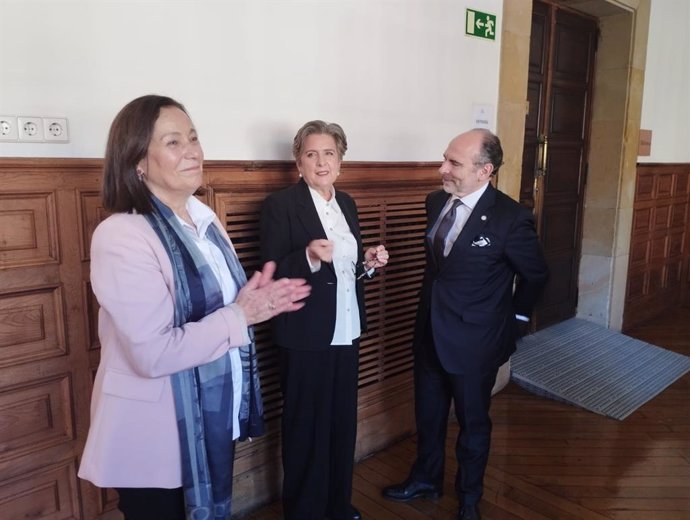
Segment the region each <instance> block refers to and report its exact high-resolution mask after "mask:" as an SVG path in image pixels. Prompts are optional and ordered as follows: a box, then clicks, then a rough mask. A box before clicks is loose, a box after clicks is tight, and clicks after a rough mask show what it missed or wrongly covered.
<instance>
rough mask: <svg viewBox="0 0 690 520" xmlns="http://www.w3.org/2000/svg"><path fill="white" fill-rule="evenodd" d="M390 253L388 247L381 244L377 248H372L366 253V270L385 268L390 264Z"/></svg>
mask: <svg viewBox="0 0 690 520" xmlns="http://www.w3.org/2000/svg"><path fill="white" fill-rule="evenodd" d="M388 258H389V255H388V251H386V246H384V245H383V244H379V245H378V246H376V247H370V248H369V249H367V250H366V251H365V252H364V269H366V270H369V269H372V268H379V267H383V266H385V265H386V264H387V263H388Z"/></svg>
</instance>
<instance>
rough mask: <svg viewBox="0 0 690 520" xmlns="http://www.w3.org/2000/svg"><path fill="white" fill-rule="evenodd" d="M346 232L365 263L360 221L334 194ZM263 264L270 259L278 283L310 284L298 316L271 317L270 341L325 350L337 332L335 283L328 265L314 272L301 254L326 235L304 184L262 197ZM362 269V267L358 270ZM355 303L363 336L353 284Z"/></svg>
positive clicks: (360, 287) (360, 288)
mask: <svg viewBox="0 0 690 520" xmlns="http://www.w3.org/2000/svg"><path fill="white" fill-rule="evenodd" d="M335 199H336V201H337V202H338V205H339V206H340V209H341V210H342V212H343V214H344V216H345V220H346V221H347V224H348V225H349V226H350V231H351V232H352V234H353V235H354V237H355V240H356V241H357V253H358V260H357V265H358V266H361V265H362V262H363V261H364V251H363V247H362V239H361V236H360V231H359V218H358V216H357V206H356V204H355V201H354V200H353V199H352V197H350V196H349V195H348V194H347V193H344V192H342V191H337V190H336V192H335ZM259 229H260V237H261V259H262V262H267V261H269V260H273V261H275V262H276V263H277V264H278V268H277V270H276V278H281V277H285V276H287V277H290V278H304V279H306V280H307V282H308V283H309V285H311V294H310V295H309V296H308V297H307V299H306V300H305V303H306V305H305V306H304V307H303V308H302V309H300V310H299V311H296V312H290V313H285V314H280V315H278V316H276V317H275V318H273V320H272V325H273V339H274V341H275V343H276V344H277V345H280V346H281V347H287V348H295V349H301V350H318V349H323V348H328V347H329V346H330V344H331V340H332V339H333V331H334V330H335V312H336V289H337V283H338V281H337V279H336V276H335V271H334V269H333V264H332V263H326V262H323V263H322V264H321V269H320V270H319V271H318V272H316V273H312V272H311V270H310V269H309V263H308V262H307V256H306V252H305V249H306V247H307V245H308V244H309V242H311V241H312V240H315V239H326V238H327V237H326V232H325V231H324V229H323V226H322V225H321V220H320V219H319V215H318V213H317V212H316V207H315V206H314V201H313V200H312V198H311V194H310V193H309V187H308V186H307V184H306V183H305V182H304V180H303V179H300V181H299V182H298V183H297V184H295V185H293V186H290V187H289V188H286V189H284V190H281V191H278V192H276V193H273V194H271V195H269V196H268V197H266V200H264V203H263V206H262V208H261V217H260V222H259ZM359 269H361V268H359ZM356 289H357V303H358V305H359V317H360V323H361V328H362V332H364V331H365V330H366V314H365V309H364V284H363V280H362V279H359V280H358V281H357V283H356Z"/></svg>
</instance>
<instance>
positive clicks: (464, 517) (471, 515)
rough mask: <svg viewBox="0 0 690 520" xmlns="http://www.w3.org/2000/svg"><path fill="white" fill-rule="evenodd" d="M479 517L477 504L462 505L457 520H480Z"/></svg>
mask: <svg viewBox="0 0 690 520" xmlns="http://www.w3.org/2000/svg"><path fill="white" fill-rule="evenodd" d="M481 518H482V517H481V515H480V514H479V509H478V508H477V506H463V507H462V509H460V516H458V520H481Z"/></svg>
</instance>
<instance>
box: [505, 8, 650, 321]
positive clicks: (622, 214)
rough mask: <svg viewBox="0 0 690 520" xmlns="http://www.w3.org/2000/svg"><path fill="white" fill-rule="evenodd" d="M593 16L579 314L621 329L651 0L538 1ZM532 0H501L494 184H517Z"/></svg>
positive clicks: (514, 187)
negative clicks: (500, 152) (498, 163)
mask: <svg viewBox="0 0 690 520" xmlns="http://www.w3.org/2000/svg"><path fill="white" fill-rule="evenodd" d="M543 1H547V2H551V3H554V4H559V5H565V6H567V7H568V8H569V9H571V10H575V11H579V12H582V13H583V14H587V15H590V16H594V17H595V18H597V20H598V22H599V28H600V39H599V47H598V53H597V58H596V65H595V72H594V74H595V81H594V99H593V105H592V127H591V133H590V139H591V146H590V149H589V152H588V162H589V172H588V176H587V186H586V188H585V200H584V215H583V227H582V253H581V258H580V271H579V277H578V288H579V300H578V308H577V316H578V317H580V318H584V319H587V320H589V321H593V322H595V323H599V324H601V325H604V326H606V327H608V328H612V329H615V330H620V329H621V327H622V324H623V306H624V302H625V288H626V279H627V272H628V254H629V248H630V237H631V229H632V208H633V202H634V200H633V197H634V191H635V190H634V187H635V177H636V164H637V151H638V139H639V129H640V120H641V112H642V90H643V84H644V67H645V58H646V49H647V35H648V29H649V11H650V0H591V1H588V2H585V3H581V2H576V1H572V0H570V1H567V0H564V1H558V0H543ZM531 20H532V2H531V0H524V1H520V2H516V1H515V0H504V3H503V21H502V35H501V64H500V69H501V70H500V80H499V96H498V97H499V99H498V110H497V133H498V135H499V136H500V137H501V141H502V143H503V148H504V158H505V159H504V160H505V165H504V166H503V167H502V168H501V174H502V175H499V178H498V187H499V189H501V190H502V191H504V192H505V193H507V194H508V195H510V196H511V197H513V198H515V199H517V198H518V197H519V190H520V176H521V166H522V146H523V140H524V134H523V129H524V120H525V114H526V113H527V110H526V109H527V107H526V101H525V100H526V99H527V73H528V63H529V61H528V60H529V48H530V40H529V38H530V27H531Z"/></svg>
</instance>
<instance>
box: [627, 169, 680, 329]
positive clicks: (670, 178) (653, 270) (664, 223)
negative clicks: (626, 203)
mask: <svg viewBox="0 0 690 520" xmlns="http://www.w3.org/2000/svg"><path fill="white" fill-rule="evenodd" d="M689 206H690V164H688V163H683V164H652V163H649V164H638V165H637V182H636V185H635V203H634V206H633V224H632V236H631V240H630V261H629V265H628V282H627V289H626V294H625V311H624V315H623V330H627V329H628V328H630V327H632V326H634V325H635V324H638V323H641V322H644V321H646V320H649V319H650V318H653V317H655V316H658V315H659V314H661V313H663V312H664V311H667V310H669V309H671V308H674V307H675V306H677V305H679V304H683V303H685V304H687V303H688V300H689V295H690V285H689V283H690V276H689V272H688V271H689V265H690V262H689V261H688V259H689V257H690V247H689V246H688V239H689V238H690V223H688V215H689V209H688V207H689Z"/></svg>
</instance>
